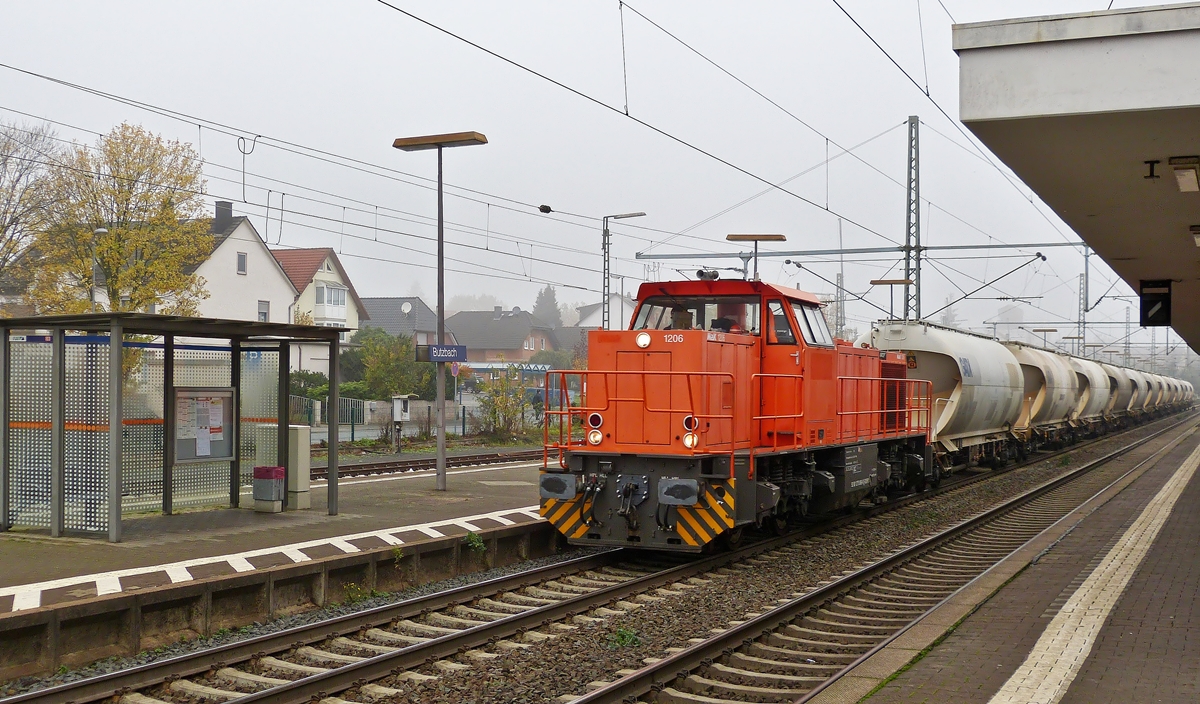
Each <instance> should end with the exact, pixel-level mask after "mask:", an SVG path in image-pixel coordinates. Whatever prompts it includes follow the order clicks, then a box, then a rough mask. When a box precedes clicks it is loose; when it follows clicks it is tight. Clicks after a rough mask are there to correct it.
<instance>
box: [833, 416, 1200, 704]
mask: <svg viewBox="0 0 1200 704" xmlns="http://www.w3.org/2000/svg"><path fill="white" fill-rule="evenodd" d="M1198 445H1200V435H1198V434H1196V433H1194V432H1193V434H1192V435H1191V436H1190V437H1187V438H1185V439H1184V440H1183V441H1182V442H1180V443H1179V444H1178V445H1176V446H1175V447H1174V448H1173V449H1172V450H1170V451H1169V452H1167V453H1166V454H1165V455H1164V456H1163V457H1162V458H1161V459H1159V460H1158V461H1157V462H1155V464H1154V466H1152V467H1150V468H1149V469H1148V470H1147V471H1146V472H1145V474H1143V475H1142V476H1141V477H1140V478H1138V479H1137V480H1136V481H1134V482H1133V483H1132V484H1130V485H1129V486H1128V487H1127V488H1126V489H1124V490H1123V491H1121V493H1120V494H1117V495H1116V496H1115V497H1114V498H1113V499H1111V500H1110V501H1108V502H1107V503H1106V504H1104V505H1103V506H1101V507H1100V508H1099V509H1097V510H1096V511H1095V512H1094V513H1092V514H1090V515H1089V516H1088V517H1087V518H1085V519H1084V520H1082V521H1081V522H1079V523H1078V524H1077V525H1076V526H1075V527H1074V528H1073V529H1072V530H1070V531H1069V532H1068V533H1066V534H1065V535H1064V536H1063V537H1062V538H1061V539H1060V540H1058V542H1056V543H1054V544H1053V545H1050V546H1049V548H1048V549H1047V550H1046V551H1045V552H1044V553H1043V554H1042V555H1041V556H1040V557H1039V559H1037V560H1036V561H1035V562H1034V563H1033V564H1032V565H1030V566H1029V567H1028V568H1027V569H1025V570H1024V571H1023V572H1021V573H1020V574H1019V575H1017V576H1016V577H1015V579H1013V580H1012V581H1011V582H1010V583H1009V584H1008V585H1006V586H1005V587H1004V588H1002V589H1000V590H999V591H998V592H997V593H996V594H995V595H993V596H992V598H991V599H990V600H989V601H987V602H986V603H984V604H983V605H982V606H981V607H980V608H979V609H978V610H977V611H975V612H974V613H973V614H972V615H970V616H968V617H967V618H966V619H965V620H963V621H962V623H960V624H959V625H958V627H957V628H956V629H955V630H954V631H953V632H952V633H951V634H950V635H949V636H948V637H946V638H945V640H943V641H942V642H941V643H940V644H938V645H937V646H936V647H934V648H933V649H932V650H931V651H929V652H928V653H927V654H926V656H925V657H924V658H922V659H920V660H919V661H917V662H916V663H915V664H913V665H912V666H911V667H910V668H909V669H908V670H906V671H904V672H902V673H901V674H899V675H898V676H897V677H896V678H895V679H893V680H892V681H891V682H889V683H887V684H886V685H884V686H883V687H882V688H881V689H880V690H879V691H878V692H876V693H875V694H874V695H873V696H871V697H869V701H870V702H871V704H876V703H885V702H886V703H889V704H890V703H893V702H905V703H911V702H937V703H938V704H941V703H943V702H956V703H957V702H962V703H964V704H967V703H972V702H979V703H981V704H983V703H987V704H1016V703H1018V702H1020V703H1021V704H1026V703H1029V702H1039V703H1040V702H1045V703H1046V704H1051V703H1057V702H1063V703H1064V704H1083V703H1085V702H1086V703H1089V704H1103V703H1107V702H1113V703H1116V702H1121V703H1122V704H1125V703H1128V702H1195V701H1200V657H1197V655H1196V652H1197V647H1198V646H1200V540H1198V538H1200V511H1197V506H1200V476H1197V475H1198V474H1200V472H1197V467H1198V466H1200V446H1198ZM860 696H861V695H860ZM855 700H857V697H856V698H855Z"/></svg>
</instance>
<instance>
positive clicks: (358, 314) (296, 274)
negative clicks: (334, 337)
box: [271, 247, 370, 375]
mask: <svg viewBox="0 0 1200 704" xmlns="http://www.w3.org/2000/svg"><path fill="white" fill-rule="evenodd" d="M271 254H272V255H274V256H275V259H276V260H277V261H278V262H279V265H280V266H281V267H282V268H283V271H284V273H285V274H287V277H288V279H289V280H290V281H291V282H292V286H293V287H294V288H295V290H297V291H299V292H300V294H299V296H298V297H297V298H296V299H295V303H294V304H293V306H292V321H293V322H294V321H296V319H297V317H298V316H299V317H304V316H308V317H311V318H312V324H313V325H323V326H326V327H344V328H350V330H351V331H352V332H349V333H345V334H343V335H342V342H343V343H346V342H348V341H349V339H350V337H352V336H353V334H354V333H353V331H355V330H358V327H359V321H364V320H369V319H370V315H369V314H368V313H367V311H366V308H365V307H364V306H363V302H362V299H360V298H359V297H358V293H357V292H356V291H355V290H354V284H352V283H351V282H350V277H349V276H348V275H347V274H346V270H345V269H343V268H342V263H341V262H340V261H339V260H338V257H337V253H336V252H334V251H333V249H332V248H330V247H316V248H311V249H272V250H271ZM291 356H292V359H291V368H292V369H293V370H296V371H314V372H320V373H322V374H326V375H328V374H329V349H328V348H327V347H326V346H325V345H315V344H300V345H295V346H294V347H293V348H292V355H291Z"/></svg>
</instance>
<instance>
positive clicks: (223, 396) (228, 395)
mask: <svg viewBox="0 0 1200 704" xmlns="http://www.w3.org/2000/svg"><path fill="white" fill-rule="evenodd" d="M174 399H175V403H174V408H172V409H171V413H172V416H171V417H172V419H173V420H174V424H173V425H174V440H175V461H176V462H221V461H230V460H233V459H234V452H235V448H236V447H237V438H236V437H235V435H236V431H235V429H236V424H235V423H234V417H233V411H234V390H233V387H218V388H212V387H179V386H177V387H175V394H174Z"/></svg>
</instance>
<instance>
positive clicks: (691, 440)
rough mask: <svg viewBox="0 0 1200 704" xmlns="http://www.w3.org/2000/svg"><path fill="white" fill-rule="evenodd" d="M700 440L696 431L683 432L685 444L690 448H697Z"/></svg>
mask: <svg viewBox="0 0 1200 704" xmlns="http://www.w3.org/2000/svg"><path fill="white" fill-rule="evenodd" d="M698 442H700V438H699V437H697V436H696V434H695V433H684V434H683V446H684V447H686V448H687V449H689V450H694V449H696V443H698Z"/></svg>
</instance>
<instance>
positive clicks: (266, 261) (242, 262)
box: [195, 200, 297, 323]
mask: <svg viewBox="0 0 1200 704" xmlns="http://www.w3.org/2000/svg"><path fill="white" fill-rule="evenodd" d="M209 234H211V235H212V237H213V250H212V253H211V254H209V255H208V258H207V259H205V260H204V261H203V262H201V263H200V265H199V266H197V267H196V269H195V273H196V274H197V275H199V276H201V277H203V278H204V282H205V283H204V288H205V289H206V290H207V291H208V298H206V299H204V300H203V301H200V305H199V310H198V313H199V315H200V316H201V317H204V318H224V319H226V320H258V321H262V322H269V323H290V322H292V321H291V319H290V311H291V308H292V304H293V303H295V301H296V295H297V290H296V287H295V286H293V285H292V282H291V279H289V278H288V275H287V274H286V273H284V271H283V269H282V267H280V264H279V262H278V261H277V260H276V259H275V257H273V256H272V255H271V250H269V249H267V245H266V243H265V242H263V240H262V237H260V236H259V234H258V231H257V230H256V229H255V228H254V224H253V223H251V222H250V218H247V217H242V216H238V217H234V215H233V204H232V203H230V202H228V201H220V200H219V201H217V207H216V217H214V218H213V220H212V225H211V226H210V227H209Z"/></svg>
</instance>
